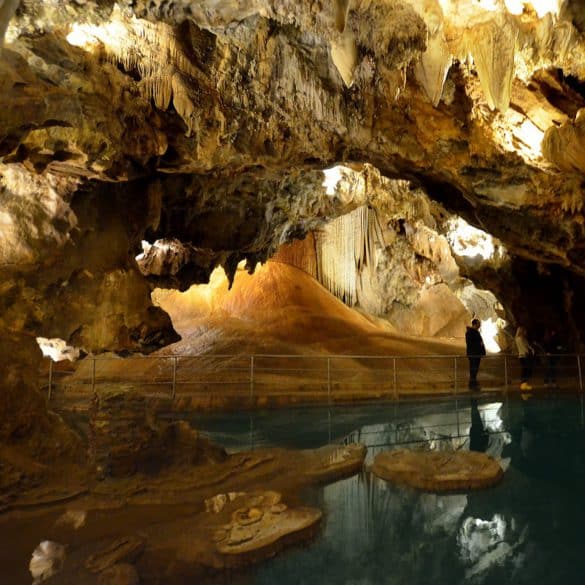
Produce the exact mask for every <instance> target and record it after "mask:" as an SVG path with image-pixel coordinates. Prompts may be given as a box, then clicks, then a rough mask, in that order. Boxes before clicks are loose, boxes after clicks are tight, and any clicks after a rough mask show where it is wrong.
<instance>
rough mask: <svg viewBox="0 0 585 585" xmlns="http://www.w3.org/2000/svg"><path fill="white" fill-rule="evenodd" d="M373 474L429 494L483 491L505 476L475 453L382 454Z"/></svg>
mask: <svg viewBox="0 0 585 585" xmlns="http://www.w3.org/2000/svg"><path fill="white" fill-rule="evenodd" d="M372 471H373V472H374V474H376V475H377V476H378V477H381V478H382V479H385V480H387V481H390V482H392V483H396V484H399V485H407V486H410V487H414V488H417V489H421V490H425V491H431V492H446V491H462V490H470V489H481V488H486V487H490V486H492V485H495V484H497V483H498V482H499V481H500V480H501V479H502V478H503V477H504V471H503V469H502V468H501V466H500V464H499V463H498V462H497V461H496V460H495V459H493V458H492V457H490V456H489V455H486V454H485V453H478V452H475V451H414V450H412V451H411V450H408V449H400V450H396V451H384V452H382V453H379V454H378V455H377V456H376V458H375V459H374V464H373V466H372Z"/></svg>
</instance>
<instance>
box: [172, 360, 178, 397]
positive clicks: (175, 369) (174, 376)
mask: <svg viewBox="0 0 585 585" xmlns="http://www.w3.org/2000/svg"><path fill="white" fill-rule="evenodd" d="M176 394H177V356H176V355H175V356H173V390H172V393H171V398H172V399H173V400H174V399H175V396H176Z"/></svg>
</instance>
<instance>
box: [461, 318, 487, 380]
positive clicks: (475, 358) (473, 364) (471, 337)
mask: <svg viewBox="0 0 585 585" xmlns="http://www.w3.org/2000/svg"><path fill="white" fill-rule="evenodd" d="M480 327H481V323H480V321H479V319H473V321H472V322H471V327H468V328H467V331H466V332H465V345H466V349H467V359H468V360H469V389H470V390H479V383H478V381H477V373H478V372H479V364H480V362H481V358H482V357H483V356H484V355H485V345H484V344H483V338H482V337H481V333H480V332H479V328H480Z"/></svg>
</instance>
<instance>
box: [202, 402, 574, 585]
mask: <svg viewBox="0 0 585 585" xmlns="http://www.w3.org/2000/svg"><path fill="white" fill-rule="evenodd" d="M483 400H485V398H484V399H483ZM196 424H197V426H198V427H199V428H204V429H206V430H207V431H208V432H209V434H210V435H211V436H212V437H214V438H216V439H217V440H218V441H219V442H222V443H223V444H224V445H226V446H228V447H229V448H230V449H232V450H238V449H240V448H250V447H252V448H255V447H258V446H268V445H280V446H288V447H303V448H304V447H314V446H318V445H322V444H324V443H327V442H329V441H331V442H339V441H341V442H343V441H345V442H348V441H360V442H362V443H365V444H366V445H368V462H371V461H372V459H373V457H374V456H375V454H376V453H377V452H379V451H380V450H384V449H392V448H397V447H409V448H432V449H445V448H458V449H470V448H472V449H475V450H483V451H486V452H487V453H489V454H491V455H493V456H494V457H496V458H497V459H498V460H500V462H501V464H502V466H503V467H504V469H505V470H506V473H505V477H504V480H503V482H502V483H501V484H500V485H498V486H497V487H495V488H491V489H488V490H482V491H476V492H468V493H461V494H449V495H434V494H425V493H420V492H416V491H414V490H411V489H406V488H397V487H393V486H391V485H389V484H387V483H386V482H384V481H382V480H378V479H377V478H375V477H374V476H373V475H371V474H370V473H367V472H364V473H362V474H360V475H358V476H355V477H352V478H350V479H347V480H343V481H339V482H337V483H335V484H332V485H329V486H326V487H322V488H315V489H312V490H310V491H308V492H307V493H306V494H305V499H306V500H307V501H308V502H310V503H313V504H315V505H317V506H318V507H320V508H321V509H323V510H324V511H325V519H324V523H323V528H322V531H321V533H320V534H319V536H318V537H317V539H316V540H315V541H314V542H313V543H311V544H310V545H308V546H306V547H301V548H297V549H293V550H291V551H288V552H286V553H284V554H282V555H280V556H278V557H275V558H274V559H272V560H270V561H267V562H265V563H264V564H262V565H261V566H260V567H259V568H257V569H256V570H255V572H254V574H253V575H252V576H250V577H251V578H250V582H253V583H255V584H257V585H274V584H278V585H288V584H290V585H305V584H306V585H313V584H315V585H317V584H323V583H324V584H331V585H385V584H388V585H418V584H420V585H423V584H425V585H426V584H427V583H433V584H435V585H456V584H474V583H477V584H485V585H507V584H510V585H511V584H514V585H518V584H523V583H526V584H528V583H529V584H531V585H535V584H539V585H561V584H562V585H577V584H579V585H581V584H583V583H585V502H584V500H585V489H584V488H585V441H584V438H585V431H584V426H583V401H582V399H581V400H580V399H565V398H563V399H547V400H539V399H531V400H528V401H523V400H520V399H518V400H514V399H504V400H503V401H502V402H490V401H487V402H485V401H483V402H479V403H478V402H477V401H475V400H469V399H468V400H467V401H465V400H459V401H457V403H455V402H454V401H449V402H441V403H438V402H435V403H432V404H400V405H392V404H388V405H382V406H380V405H376V406H367V407H352V408H342V407H340V408H335V409H331V410H327V409H314V408H313V409H308V410H303V409H296V410H290V411H279V412H267V413H257V414H254V415H243V414H239V415H234V416H233V417H232V419H231V420H230V421H229V423H228V424H226V419H225V417H224V418H221V419H220V418H218V419H217V420H216V419H215V417H213V416H209V417H205V418H204V419H199V420H198V422H197V423H196Z"/></svg>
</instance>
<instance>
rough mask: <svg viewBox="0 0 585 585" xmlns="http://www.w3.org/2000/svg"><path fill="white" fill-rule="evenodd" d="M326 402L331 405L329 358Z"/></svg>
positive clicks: (329, 359) (328, 363) (328, 359)
mask: <svg viewBox="0 0 585 585" xmlns="http://www.w3.org/2000/svg"><path fill="white" fill-rule="evenodd" d="M327 402H328V403H329V404H331V358H330V357H328V358H327ZM330 442H331V441H330Z"/></svg>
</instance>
